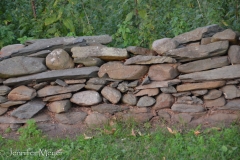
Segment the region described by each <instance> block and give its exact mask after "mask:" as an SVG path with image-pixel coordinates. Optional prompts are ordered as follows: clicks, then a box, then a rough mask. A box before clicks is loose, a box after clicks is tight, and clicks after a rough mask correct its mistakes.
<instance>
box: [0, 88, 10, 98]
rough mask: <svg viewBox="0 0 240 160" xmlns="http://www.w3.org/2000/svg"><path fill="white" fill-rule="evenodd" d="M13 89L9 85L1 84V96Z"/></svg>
mask: <svg viewBox="0 0 240 160" xmlns="http://www.w3.org/2000/svg"><path fill="white" fill-rule="evenodd" d="M10 91H11V88H10V87H8V86H0V96H5V95H6V94H8V93H9V92H10Z"/></svg>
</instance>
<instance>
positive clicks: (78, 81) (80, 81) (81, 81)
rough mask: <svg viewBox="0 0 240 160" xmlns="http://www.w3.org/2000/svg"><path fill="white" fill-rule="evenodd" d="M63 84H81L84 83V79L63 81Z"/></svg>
mask: <svg viewBox="0 0 240 160" xmlns="http://www.w3.org/2000/svg"><path fill="white" fill-rule="evenodd" d="M64 81H65V83H67V84H68V85H69V84H82V83H85V82H86V79H65V80H64Z"/></svg>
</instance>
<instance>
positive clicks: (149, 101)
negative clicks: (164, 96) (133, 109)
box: [137, 96, 156, 107]
mask: <svg viewBox="0 0 240 160" xmlns="http://www.w3.org/2000/svg"><path fill="white" fill-rule="evenodd" d="M155 102H156V100H155V99H154V98H152V97H148V96H144V97H141V98H140V99H139V100H138V103H137V106H138V107H150V106H152V105H154V104H155Z"/></svg>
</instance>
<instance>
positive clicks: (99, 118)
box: [85, 113, 108, 127]
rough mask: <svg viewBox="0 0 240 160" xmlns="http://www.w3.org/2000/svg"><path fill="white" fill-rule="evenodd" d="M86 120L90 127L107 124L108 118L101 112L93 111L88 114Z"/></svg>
mask: <svg viewBox="0 0 240 160" xmlns="http://www.w3.org/2000/svg"><path fill="white" fill-rule="evenodd" d="M85 122H86V124H87V125H88V126H89V127H94V126H98V125H103V124H107V123H108V118H107V117H105V116H104V115H103V114H100V113H92V114H90V115H88V116H87V118H86V120H85Z"/></svg>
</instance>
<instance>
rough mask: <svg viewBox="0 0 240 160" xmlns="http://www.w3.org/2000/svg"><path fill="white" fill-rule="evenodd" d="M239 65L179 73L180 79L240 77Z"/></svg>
mask: <svg viewBox="0 0 240 160" xmlns="http://www.w3.org/2000/svg"><path fill="white" fill-rule="evenodd" d="M239 70H240V65H231V66H225V67H222V68H217V69H213V70H209V71H202V72H195V73H189V74H185V75H180V76H179V79H180V80H182V81H213V80H228V79H238V78H240V72H239Z"/></svg>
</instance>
